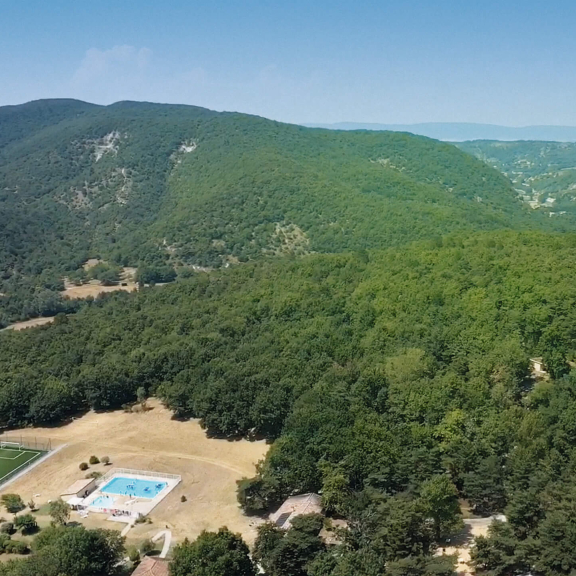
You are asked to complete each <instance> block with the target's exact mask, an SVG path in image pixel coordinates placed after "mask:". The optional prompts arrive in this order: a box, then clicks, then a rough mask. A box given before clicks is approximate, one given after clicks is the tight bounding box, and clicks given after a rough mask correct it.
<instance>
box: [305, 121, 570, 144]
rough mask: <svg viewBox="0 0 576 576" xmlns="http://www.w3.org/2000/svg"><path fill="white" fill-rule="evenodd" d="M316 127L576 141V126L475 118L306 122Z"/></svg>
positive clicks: (462, 138)
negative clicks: (515, 123) (503, 122)
mask: <svg viewBox="0 0 576 576" xmlns="http://www.w3.org/2000/svg"><path fill="white" fill-rule="evenodd" d="M306 126H310V127H313V128H330V129H331V130H392V131H394V132H410V133H411V134H420V135H421V136H427V137H428V138H435V139H437V140H445V141H448V142H463V141H467V140H499V141H515V140H545V141H552V142H576V126H554V125H551V126H521V127H516V126H499V125H498V124H477V123H473V122H421V123H419V124H377V123H370V122H337V123H335V124H306Z"/></svg>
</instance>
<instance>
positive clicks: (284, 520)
mask: <svg viewBox="0 0 576 576" xmlns="http://www.w3.org/2000/svg"><path fill="white" fill-rule="evenodd" d="M321 513H322V499H321V498H320V496H318V494H313V493H310V494H299V495H298V496H291V497H290V498H288V499H287V500H286V501H285V502H284V504H282V506H280V508H278V510H276V512H274V514H270V518H269V519H270V521H271V522H274V524H276V526H278V527H279V528H283V529H284V530H288V528H290V526H291V520H292V519H293V518H294V517H295V516H300V515H301V514H321Z"/></svg>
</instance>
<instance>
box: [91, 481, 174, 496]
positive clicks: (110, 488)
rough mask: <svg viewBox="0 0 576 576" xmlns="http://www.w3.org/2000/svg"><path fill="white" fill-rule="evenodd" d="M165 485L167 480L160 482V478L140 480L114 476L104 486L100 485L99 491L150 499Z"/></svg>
mask: <svg viewBox="0 0 576 576" xmlns="http://www.w3.org/2000/svg"><path fill="white" fill-rule="evenodd" d="M166 486H167V482H161V481H160V480H140V479H138V478H125V477H124V476H116V477H115V478H112V480H110V482H108V483H107V484H106V485H105V486H102V488H100V492H102V494H118V495H122V496H135V497H137V498H150V499H152V498H155V497H156V496H157V495H158V494H160V492H162V490H164V488H166Z"/></svg>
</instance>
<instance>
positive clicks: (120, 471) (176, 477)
mask: <svg viewBox="0 0 576 576" xmlns="http://www.w3.org/2000/svg"><path fill="white" fill-rule="evenodd" d="M122 474H130V475H132V476H146V477H149V478H165V479H166V480H178V482H180V481H181V480H182V476H179V475H178V474H168V473H166V472H151V471H150V470H132V469H131V468H113V469H112V470H110V472H107V473H106V475H104V476H102V478H99V479H98V485H99V486H101V485H102V484H104V483H105V482H108V480H110V479H111V478H113V477H114V476H118V475H122Z"/></svg>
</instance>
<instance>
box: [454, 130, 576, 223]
mask: <svg viewBox="0 0 576 576" xmlns="http://www.w3.org/2000/svg"><path fill="white" fill-rule="evenodd" d="M458 147H459V148H461V149H462V150H464V151H466V152H468V153H470V154H473V155H474V156H476V157H477V158H479V159H480V160H483V161H484V162H486V163H487V164H488V165H490V166H492V167H494V168H496V169H497V170H499V171H500V172H503V173H504V175H505V176H508V177H509V178H510V180H511V181H512V183H513V185H514V188H515V189H516V192H517V193H518V196H519V198H520V199H521V200H522V201H523V202H525V203H526V204H527V205H529V206H530V207H531V208H533V209H534V210H538V211H540V212H544V213H545V214H547V215H549V216H550V217H551V218H559V219H561V220H565V219H571V218H572V217H574V215H576V144H574V143H566V142H493V141H488V140H479V141H473V142H463V143H461V144H458Z"/></svg>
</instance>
